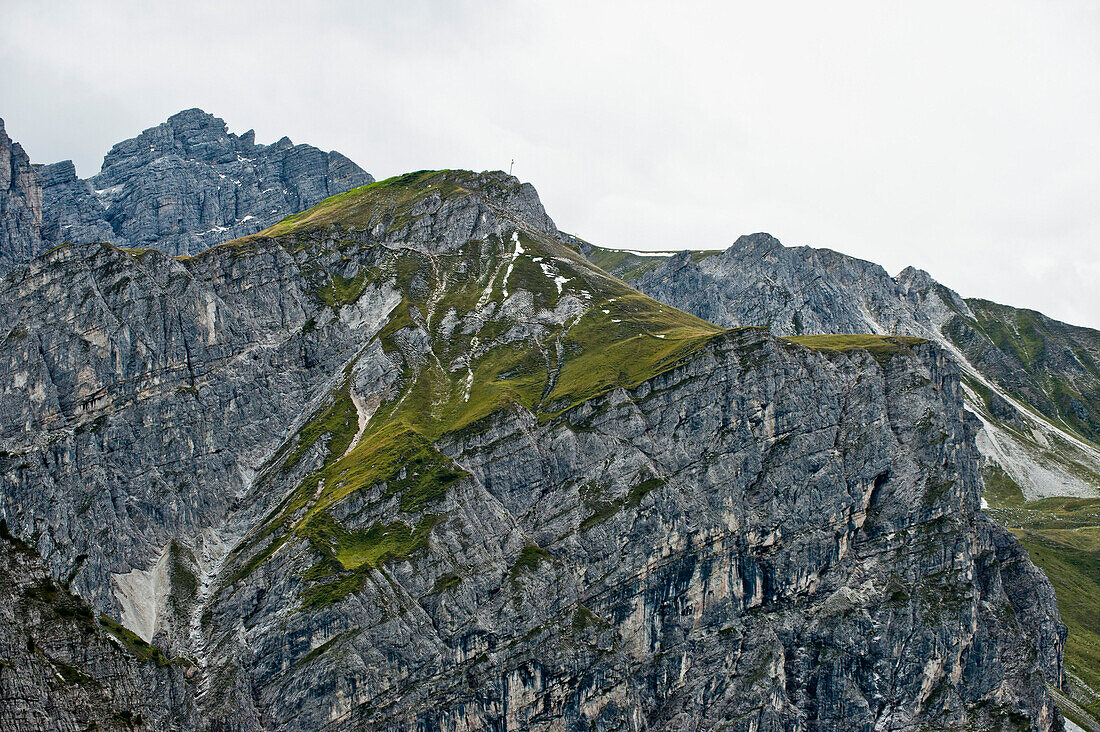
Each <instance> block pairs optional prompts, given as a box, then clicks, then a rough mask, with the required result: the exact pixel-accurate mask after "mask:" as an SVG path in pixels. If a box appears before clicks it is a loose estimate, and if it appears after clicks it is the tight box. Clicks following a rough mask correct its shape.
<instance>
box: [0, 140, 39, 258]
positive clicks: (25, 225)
mask: <svg viewBox="0 0 1100 732" xmlns="http://www.w3.org/2000/svg"><path fill="white" fill-rule="evenodd" d="M41 229H42V191H41V189H40V188H39V186H38V178H37V176H36V175H35V172H34V168H33V167H32V166H31V162H30V158H28V157H27V153H26V152H24V150H23V148H22V147H21V146H20V145H19V143H17V142H12V140H11V138H10V137H8V133H7V131H5V129H4V120H2V119H0V274H2V273H3V272H5V271H6V270H8V269H10V268H11V267H12V266H13V265H14V264H16V263H18V262H25V261H26V260H28V259H30V258H31V257H33V256H34V255H35V254H38V253H39V251H40V249H41V238H40V232H41Z"/></svg>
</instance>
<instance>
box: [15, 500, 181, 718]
mask: <svg viewBox="0 0 1100 732" xmlns="http://www.w3.org/2000/svg"><path fill="white" fill-rule="evenodd" d="M0 625H2V627H3V629H4V632H3V633H0V727H2V728H3V729H5V730H57V731H58V732H84V731H85V730H92V729H95V730H120V731H121V730H132V729H135V728H137V729H158V730H181V731H182V730H191V729H195V727H196V726H197V724H198V721H199V720H198V717H197V716H196V711H197V709H196V705H195V691H194V688H193V686H194V684H193V681H191V680H189V677H190V678H191V679H193V678H194V669H193V666H192V664H191V663H190V662H188V661H186V660H183V659H178V660H175V661H173V660H171V659H168V658H167V657H165V656H164V654H163V653H162V652H160V651H159V649H157V648H155V647H153V646H150V645H148V644H146V643H144V642H143V641H142V640H141V639H139V638H137V637H136V636H134V635H133V634H132V633H130V632H129V631H127V630H126V629H125V628H123V627H122V626H120V625H118V623H116V622H114V621H113V620H111V619H110V618H108V617H104V616H97V614H96V612H95V611H94V610H93V609H92V608H91V607H89V606H88V604H87V603H86V602H84V601H83V600H81V599H80V598H79V597H76V596H74V595H73V594H72V593H71V592H69V591H68V590H67V589H66V588H65V587H64V586H63V583H61V582H58V581H57V580H56V579H54V578H53V577H51V576H50V574H49V572H48V571H47V570H46V568H45V566H44V565H43V564H42V563H41V562H40V561H39V559H38V557H37V555H36V554H35V552H34V550H33V549H31V548H30V547H29V546H27V545H26V544H24V543H23V542H21V541H19V540H17V539H13V538H12V537H11V536H9V535H8V534H7V527H6V525H5V524H4V523H3V522H2V521H0Z"/></svg>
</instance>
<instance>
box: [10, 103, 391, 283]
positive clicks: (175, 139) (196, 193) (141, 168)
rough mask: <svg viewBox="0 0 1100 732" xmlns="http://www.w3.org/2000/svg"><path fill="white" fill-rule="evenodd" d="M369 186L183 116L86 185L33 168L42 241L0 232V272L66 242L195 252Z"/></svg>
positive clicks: (67, 170) (343, 163)
mask: <svg viewBox="0 0 1100 732" xmlns="http://www.w3.org/2000/svg"><path fill="white" fill-rule="evenodd" d="M9 147H10V145H9ZM0 149H4V144H3V143H0ZM373 180H374V178H372V177H371V176H370V175H369V174H367V173H366V172H364V171H363V170H362V169H361V168H359V166H357V165H356V164H355V163H353V162H352V161H350V160H348V159H347V158H346V157H344V156H343V155H341V154H340V153H338V152H328V153H326V152H324V151H322V150H318V149H317V148H315V147H313V146H311V145H295V144H293V143H292V142H291V141H290V140H289V139H288V138H286V137H284V138H282V139H281V140H279V141H278V142H275V143H274V144H272V145H257V144H256V142H255V133H253V132H252V131H249V132H246V133H244V134H243V135H240V136H238V135H235V134H232V133H230V132H228V130H227V127H226V124H225V122H224V121H222V120H221V119H219V118H217V117H215V116H213V115H211V114H207V113H206V112H203V111H202V110H199V109H188V110H184V111H182V112H179V113H178V114H174V115H172V116H171V117H169V118H168V120H167V121H166V122H164V123H162V124H160V125H157V126H156V127H153V128H150V129H148V130H145V131H144V132H142V133H141V134H140V135H138V136H137V137H135V138H132V139H129V140H125V141H123V142H120V143H118V144H116V145H115V146H114V147H112V148H111V150H110V152H108V153H107V155H106V156H105V157H104V159H103V167H102V169H101V170H100V172H99V173H98V174H96V175H94V176H92V177H91V178H89V179H87V180H81V179H80V178H78V177H77V176H76V169H75V168H74V166H73V164H72V161H68V160H66V161H63V162H60V163H54V164H52V165H44V166H36V170H35V171H34V174H33V175H30V176H28V177H27V178H26V180H25V181H24V187H27V188H28V189H32V190H36V192H35V193H33V196H37V197H38V198H39V199H40V200H41V207H40V210H39V211H38V212H37V213H36V214H35V217H36V219H35V228H36V230H38V231H39V234H38V236H37V238H36V237H35V236H29V238H28V235H19V236H17V235H15V234H14V233H7V232H4V231H3V230H0V264H3V262H7V265H6V266H7V267H8V268H10V266H12V265H13V264H17V263H20V262H23V261H26V260H27V259H29V257H30V256H33V255H34V254H38V253H40V252H42V251H45V250H47V249H50V248H52V247H55V246H58V245H60V244H63V243H65V242H76V243H87V242H93V241H103V242H108V243H111V244H114V245H116V246H120V247H138V248H140V247H153V248H157V249H161V250H162V251H165V252H167V253H169V254H194V253H197V252H200V251H202V250H204V249H207V248H209V247H211V246H214V245H215V244H220V243H222V242H225V241H229V240H230V239H234V238H237V237H240V236H244V235H247V234H251V233H255V232H257V231H259V230H260V229H262V228H264V227H266V226H270V225H271V224H273V223H275V222H276V221H278V220H280V219H282V218H283V217H285V216H287V215H288V214H292V213H297V212H298V211H302V210H304V209H306V208H309V207H310V206H313V205H314V204H316V203H318V202H320V201H321V200H322V199H324V198H327V197H328V196H331V195H333V194H336V193H341V192H343V191H346V190H348V189H350V188H354V187H356V186H360V185H363V184H366V183H370V182H371V181H373ZM0 182H2V181H0ZM3 199H4V195H3V194H2V193H0V200H3Z"/></svg>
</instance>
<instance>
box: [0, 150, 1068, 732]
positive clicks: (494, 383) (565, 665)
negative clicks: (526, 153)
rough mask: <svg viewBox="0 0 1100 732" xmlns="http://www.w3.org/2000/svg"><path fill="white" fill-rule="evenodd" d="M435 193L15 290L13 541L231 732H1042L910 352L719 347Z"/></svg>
mask: <svg viewBox="0 0 1100 732" xmlns="http://www.w3.org/2000/svg"><path fill="white" fill-rule="evenodd" d="M576 247H580V244H579V243H578V242H577V241H576V240H575V239H572V238H571V237H567V236H563V235H561V234H560V233H559V232H558V231H557V229H556V227H555V226H554V223H553V221H552V220H551V219H550V218H549V217H548V216H547V215H546V212H545V211H544V210H543V208H542V205H541V203H540V202H539V199H538V196H537V194H536V193H535V191H534V189H533V188H532V187H531V186H529V185H526V184H522V183H520V182H519V181H518V180H516V179H515V178H512V177H511V176H507V175H505V174H503V173H499V172H494V173H481V174H478V173H471V172H468V171H424V172H419V173H412V174H409V175H405V176H400V177H397V178H393V179H390V180H387V181H382V182H379V183H374V184H371V185H367V186H363V187H360V188H356V189H353V190H351V191H349V192H347V193H344V194H340V195H337V196H334V197H331V198H329V199H326V200H325V201H323V202H322V203H321V204H319V205H318V206H316V207H314V208H312V209H309V210H307V211H305V212H302V213H300V214H296V215H294V216H291V217H288V218H286V219H284V220H283V221H281V222H279V223H277V224H275V225H273V226H271V227H269V228H268V229H266V230H265V231H263V232H261V233H259V234H255V235H252V236H249V237H245V238H242V239H237V240H234V241H232V242H228V243H226V244H223V245H221V246H217V247H214V248H212V249H209V250H207V251H205V252H203V253H201V254H199V255H197V256H193V257H179V258H172V257H169V256H167V255H165V254H163V253H162V252H158V251H142V250H122V249H118V248H116V247H112V246H110V245H81V246H69V247H62V248H60V249H58V250H56V251H52V252H50V253H48V254H46V255H43V256H41V257H39V258H38V259H36V260H34V261H32V262H31V263H30V265H29V266H27V267H25V268H21V269H20V270H18V271H16V272H15V273H13V274H10V275H9V276H8V277H7V279H6V280H5V284H6V285H7V287H5V288H3V289H2V290H0V334H2V335H3V339H2V340H0V366H2V367H3V368H0V415H3V417H4V419H3V420H0V450H2V452H0V481H3V483H2V487H3V490H0V516H2V517H4V518H5V519H6V520H7V521H8V523H9V525H10V526H11V530H12V532H13V533H15V534H17V535H18V536H20V537H23V538H24V539H25V540H27V541H28V542H29V543H32V544H33V545H34V548H35V549H36V550H37V551H38V552H39V554H40V555H41V556H42V557H43V560H44V561H45V562H47V564H48V565H49V566H50V568H51V571H53V572H54V573H55V574H56V576H61V577H66V578H68V577H71V578H72V582H71V586H72V587H73V588H74V589H76V590H78V591H80V592H81V593H82V594H85V595H86V596H88V597H90V598H92V599H93V600H94V601H95V604H96V605H97V606H98V607H100V608H101V609H105V610H111V611H114V612H117V614H119V615H120V616H121V617H122V619H123V621H124V622H125V623H126V624H127V626H128V627H130V628H131V629H133V630H134V631H135V632H137V633H139V634H140V635H142V637H145V638H148V639H152V640H153V641H154V642H157V643H159V644H162V645H163V646H164V647H165V648H167V649H169V650H170V651H171V652H172V654H173V655H187V656H191V657H193V658H194V661H195V669H196V670H195V674H196V688H197V702H198V705H199V710H200V719H201V724H200V725H199V727H200V728H210V729H218V730H242V731H243V730H248V731H250V732H251V731H252V730H263V729H279V730H316V729H329V730H361V729H394V730H426V729H430V730H448V731H455V732H458V731H459V730H463V731H466V730H473V729H500V730H503V729H523V730H532V731H544V732H550V731H551V730H560V729H563V728H566V729H594V730H603V731H609V730H613V729H624V728H627V727H631V728H638V729H648V730H670V731H671V730H688V729H724V730H729V732H758V731H759V730H764V729H766V730H792V731H793V730H804V729H816V730H822V731H823V732H832V731H836V732H839V731H840V730H849V729H853V728H857V729H874V728H876V727H878V728H880V729H917V728H920V727H921V726H922V725H923V726H925V727H927V728H932V729H956V730H964V729H965V730H990V731H992V730H1003V729H1021V730H1032V731H1033V732H1047V731H1048V730H1060V729H1061V718H1060V716H1059V713H1058V712H1057V710H1056V708H1055V707H1054V705H1053V697H1052V696H1051V693H1050V692H1049V691H1048V685H1052V686H1053V687H1055V688H1060V687H1061V686H1062V685H1063V668H1062V661H1061V658H1062V647H1063V641H1064V628H1063V626H1062V625H1061V623H1060V621H1059V619H1058V614H1057V609H1056V607H1055V600H1054V596H1053V591H1052V590H1051V588H1050V585H1049V583H1048V582H1047V581H1046V579H1045V578H1044V577H1043V575H1042V574H1041V573H1040V572H1038V570H1036V569H1035V567H1034V566H1032V565H1031V563H1030V562H1029V561H1028V559H1027V555H1026V553H1025V552H1024V551H1023V549H1022V548H1021V546H1020V545H1019V544H1018V543H1017V542H1016V540H1015V539H1014V538H1013V537H1012V536H1011V535H1010V534H1009V533H1008V532H1007V531H1005V530H1004V529H1002V528H1000V527H999V526H997V525H996V524H995V523H994V522H993V521H991V520H990V519H989V518H988V517H987V516H986V515H985V514H983V513H982V512H981V511H980V510H979V506H980V495H979V494H980V489H981V480H980V474H979V469H980V458H979V455H978V454H977V452H976V450H975V448H974V443H973V437H974V434H973V429H974V426H975V425H974V423H973V420H971V419H969V418H968V417H967V415H966V413H965V412H964V408H963V390H962V385H961V383H960V378H961V377H960V372H959V367H958V365H957V364H956V363H955V362H954V361H952V360H951V359H950V358H948V357H947V355H946V354H945V352H944V351H943V349H942V348H940V347H938V346H937V345H935V344H932V343H928V342H926V341H925V340H924V339H921V338H895V337H885V336H884V337H876V336H859V337H851V336H845V337H840V338H835V337H828V336H826V337H812V338H799V339H782V338H776V337H773V336H771V335H769V334H768V333H767V332H766V331H765V330H764V329H760V328H741V329H732V330H727V329H723V328H720V327H717V326H715V325H713V324H710V323H707V322H705V321H702V320H700V319H698V318H697V317H695V316H692V315H690V314H687V313H685V312H683V311H681V310H678V309H675V308H672V307H670V306H668V305H665V304H662V303H660V302H657V301H655V300H653V299H652V298H650V297H647V296H645V295H643V294H641V293H639V292H637V291H636V290H634V289H633V288H631V287H629V286H628V285H626V284H625V283H623V282H622V281H621V280H619V279H616V278H614V277H612V276H610V275H608V274H607V273H605V272H604V271H602V270H601V269H599V268H597V267H595V266H594V265H592V264H591V263H589V262H588V261H586V260H584V259H583V258H582V257H581V256H580V255H579V253H578V251H577V248H576Z"/></svg>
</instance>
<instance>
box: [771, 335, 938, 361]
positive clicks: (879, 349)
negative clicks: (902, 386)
mask: <svg viewBox="0 0 1100 732" xmlns="http://www.w3.org/2000/svg"><path fill="white" fill-rule="evenodd" d="M784 340H787V341H790V342H792V343H797V344H798V345H800V346H805V347H806V348H812V349H813V350H815V351H825V352H827V353H844V352H846V351H852V350H857V349H858V350H863V351H867V352H868V353H870V354H871V355H872V356H874V357H875V359H877V360H879V361H884V360H886V359H889V358H890V357H891V356H893V355H894V354H896V353H899V352H901V351H904V350H906V349H908V348H909V347H910V346H915V345H918V344H920V343H925V342H926V341H925V339H924V338H914V337H912V336H880V335H864V334H857V335H802V336H793V337H791V338H785V339H784Z"/></svg>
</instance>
